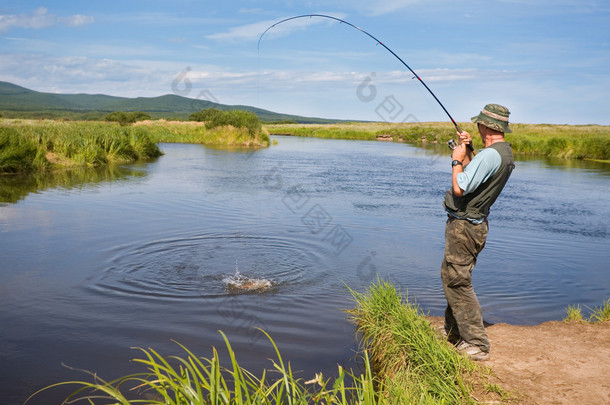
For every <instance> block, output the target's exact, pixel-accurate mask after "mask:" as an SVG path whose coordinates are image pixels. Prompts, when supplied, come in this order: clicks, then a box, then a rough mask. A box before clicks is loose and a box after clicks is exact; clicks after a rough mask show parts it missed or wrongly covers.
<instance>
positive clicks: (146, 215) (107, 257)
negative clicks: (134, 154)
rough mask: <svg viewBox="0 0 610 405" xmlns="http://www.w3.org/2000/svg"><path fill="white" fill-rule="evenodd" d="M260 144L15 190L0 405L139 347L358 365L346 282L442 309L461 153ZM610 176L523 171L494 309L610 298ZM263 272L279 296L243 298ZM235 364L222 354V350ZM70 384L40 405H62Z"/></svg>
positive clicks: (486, 284) (28, 182) (1, 287)
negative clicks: (239, 284) (448, 209)
mask: <svg viewBox="0 0 610 405" xmlns="http://www.w3.org/2000/svg"><path fill="white" fill-rule="evenodd" d="M272 139H275V140H277V141H278V142H277V145H273V146H271V147H269V148H267V149H263V150H257V151H246V150H234V151H227V150H219V149H213V148H207V147H204V146H201V145H189V144H161V145H160V148H161V150H162V151H163V152H164V153H165V154H164V156H162V157H160V158H159V159H157V160H155V161H152V162H148V163H138V164H134V165H128V166H124V167H114V168H104V169H98V170H89V171H84V172H83V171H80V172H62V173H60V174H57V173H56V174H53V175H49V176H40V175H39V176H36V177H32V176H30V177H22V178H8V177H5V178H4V179H2V182H0V189H1V192H0V196H1V197H2V198H3V199H4V201H5V202H2V203H0V257H1V258H2V259H1V262H0V274H1V282H0V308H1V312H0V363H1V364H2V367H1V370H0V397H1V398H2V403H7V404H11V403H22V402H23V401H24V400H25V398H26V397H27V396H28V395H29V394H31V393H33V392H34V391H35V390H36V389H38V388H40V387H42V386H44V385H47V384H51V383H53V382H57V381H61V380H68V379H87V378H88V376H87V375H85V374H83V373H82V372H79V371H75V370H72V369H68V368H66V367H64V366H62V363H63V364H65V365H68V366H70V367H73V368H78V369H86V370H90V371H92V372H96V373H98V375H100V376H101V377H103V378H106V379H112V378H115V377H118V376H120V375H124V374H127V373H130V372H135V371H141V370H142V369H141V368H138V366H137V365H136V364H134V363H130V362H129V360H130V359H132V358H134V357H136V356H138V352H137V351H134V350H133V349H131V348H132V347H143V348H147V347H151V348H154V349H155V350H157V351H159V352H160V353H161V354H164V355H173V354H176V355H181V354H182V352H181V349H180V348H179V347H178V346H177V345H176V344H175V343H174V342H173V341H172V339H173V340H176V341H178V342H180V343H182V344H184V345H186V346H187V347H189V348H190V349H191V350H193V351H194V352H195V353H197V354H198V355H200V356H204V357H208V356H210V355H211V353H212V351H211V350H212V346H216V347H218V348H219V349H222V348H223V347H224V344H223V342H222V338H221V336H220V335H219V333H218V330H222V331H223V332H224V333H226V334H227V336H228V337H229V339H230V341H231V343H232V345H233V347H234V350H235V351H236V353H237V359H238V361H239V362H240V364H241V365H242V366H245V367H246V368H247V369H250V370H252V371H255V372H256V371H257V370H261V369H262V368H265V367H267V368H269V367H271V363H270V361H269V360H268V359H269V358H271V357H273V352H272V347H271V345H270V344H269V342H268V341H267V340H266V338H265V337H264V336H263V335H262V334H261V333H260V332H258V331H257V330H256V329H255V328H256V327H260V328H263V329H264V330H266V331H267V332H269V333H270V334H271V336H272V337H273V338H274V340H275V342H276V344H277V345H278V347H279V349H280V351H281V352H282V354H283V355H284V357H285V360H289V361H290V362H291V363H292V367H293V369H294V370H299V374H298V376H300V377H302V378H305V379H310V378H312V377H313V375H314V373H315V372H317V371H324V373H325V375H328V376H330V375H332V373H333V372H334V371H335V370H336V366H337V364H342V365H344V366H346V367H348V368H350V367H354V364H355V362H354V355H355V352H356V351H357V348H358V345H357V342H356V339H355V336H354V326H353V325H352V324H351V323H350V322H349V320H348V318H347V314H346V313H345V312H344V310H345V309H349V308H351V307H352V306H353V303H352V301H351V298H350V293H349V291H348V287H349V288H352V289H354V290H356V291H359V292H363V291H365V289H366V288H367V286H368V285H369V284H370V283H371V282H373V281H374V280H375V279H376V278H377V277H378V276H379V277H382V278H384V279H387V280H391V281H392V282H394V283H395V284H396V285H397V286H398V287H399V288H400V289H401V290H402V292H403V294H404V295H405V296H406V295H408V297H409V299H411V300H414V301H416V302H417V304H419V305H420V307H421V309H422V310H423V311H425V312H426V313H430V314H431V315H441V314H442V313H443V310H444V305H445V302H444V296H443V292H442V288H441V283H440V276H439V269H440V263H441V260H442V256H443V249H444V236H443V233H444V224H445V220H446V214H445V213H444V212H443V209H442V206H441V202H442V199H443V196H444V193H445V190H446V189H447V188H448V187H449V183H450V172H451V168H450V159H449V150H448V149H447V151H444V150H443V151H442V153H439V152H435V151H432V150H426V149H422V148H417V147H414V146H410V145H406V144H399V143H384V142H365V141H342V140H324V139H314V138H296V137H283V136H276V137H272ZM609 197H610V165H607V164H606V165H604V164H598V163H588V162H574V161H559V162H551V161H545V160H519V161H518V162H517V165H516V169H515V171H514V172H513V175H512V177H511V178H510V180H509V182H508V184H507V186H506V188H505V190H504V192H503V194H502V195H501V196H500V198H499V199H498V201H497V202H496V204H495V205H494V206H493V208H492V212H491V215H490V218H489V223H490V231H489V237H488V241H487V245H486V247H485V249H484V250H483V252H482V253H481V255H480V257H479V261H478V263H477V266H476V268H475V270H474V275H473V281H474V286H475V290H476V292H477V295H478V297H479V300H480V302H481V305H482V308H483V312H484V318H485V320H486V321H488V322H491V323H497V322H506V323H511V324H524V325H531V324H537V323H540V322H543V321H547V320H559V319H561V318H562V317H563V316H564V310H565V308H566V307H567V306H568V305H574V304H580V305H581V306H582V307H583V309H584V310H585V313H586V312H587V309H586V307H590V308H592V307H595V306H599V305H601V304H602V302H603V300H605V299H608V298H610V272H609V271H608V270H609V265H608V263H609V262H610V229H609V225H610V219H609V216H608V213H609V212H610V198H609ZM243 278H249V279H251V280H258V281H264V282H265V283H267V282H268V283H269V284H268V285H270V286H269V287H268V288H263V289H261V290H257V291H250V292H244V291H241V290H239V289H235V288H232V287H231V285H232V283H233V282H236V280H237V281H239V280H241V279H243ZM220 352H221V355H223V353H224V351H223V350H220ZM66 392H67V391H66V389H61V388H60V389H57V390H53V391H51V392H48V393H45V394H43V395H41V396H40V397H38V398H37V399H36V400H34V401H33V402H32V403H53V402H57V401H58V399H59V398H61V397H62V395H64V394H65V393H66Z"/></svg>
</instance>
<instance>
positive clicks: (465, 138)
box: [457, 131, 472, 145]
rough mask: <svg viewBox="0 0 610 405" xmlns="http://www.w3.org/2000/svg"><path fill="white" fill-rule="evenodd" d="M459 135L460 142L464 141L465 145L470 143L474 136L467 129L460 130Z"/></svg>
mask: <svg viewBox="0 0 610 405" xmlns="http://www.w3.org/2000/svg"><path fill="white" fill-rule="evenodd" d="M457 136H458V138H460V143H463V144H465V145H469V144H471V143H472V137H471V136H470V134H469V133H468V132H466V131H462V132H458V133H457Z"/></svg>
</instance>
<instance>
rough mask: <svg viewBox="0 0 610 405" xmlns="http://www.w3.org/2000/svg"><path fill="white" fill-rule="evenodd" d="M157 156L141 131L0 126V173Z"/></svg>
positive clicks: (75, 125)
mask: <svg viewBox="0 0 610 405" xmlns="http://www.w3.org/2000/svg"><path fill="white" fill-rule="evenodd" d="M159 155H161V151H160V150H159V148H158V147H157V145H156V144H155V142H154V141H153V140H152V139H151V137H150V136H149V134H148V132H147V131H146V130H145V129H141V128H136V127H121V126H119V125H117V124H111V123H102V122H61V121H33V120H25V121H20V120H14V121H3V122H2V123H1V124H0V172H3V173H7V172H9V173H14V172H22V171H27V170H31V169H46V168H49V167H52V166H73V167H79V166H80V167H83V166H90V167H96V166H101V165H103V164H106V163H111V162H131V161H134V160H138V159H149V158H153V157H157V156H159Z"/></svg>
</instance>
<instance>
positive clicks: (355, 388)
mask: <svg viewBox="0 0 610 405" xmlns="http://www.w3.org/2000/svg"><path fill="white" fill-rule="evenodd" d="M220 333H221V334H222V337H223V339H224V341H225V344H226V347H227V350H228V353H229V358H230V365H229V367H226V368H225V367H223V366H222V365H221V359H220V357H219V355H218V351H217V350H216V349H215V348H214V350H213V355H212V357H211V358H209V359H207V358H199V357H197V356H195V355H194V354H193V353H192V352H191V351H190V350H189V349H187V348H186V347H184V346H183V345H180V344H178V345H179V346H180V347H181V348H182V350H183V351H184V353H185V356H182V357H181V356H169V357H164V356H162V355H160V354H159V353H158V352H156V351H155V350H153V349H138V350H139V351H140V353H141V354H142V357H140V358H136V359H134V360H133V361H134V362H136V363H138V364H140V365H142V366H143V367H144V368H145V369H146V371H145V372H142V373H138V374H132V375H128V376H125V377H121V378H118V379H116V380H113V381H105V380H103V379H102V378H100V377H99V376H97V375H96V374H94V373H91V372H87V371H84V373H86V374H88V375H89V376H90V381H65V382H60V383H57V384H53V385H50V386H48V387H45V388H43V389H41V390H39V391H37V392H36V393H34V394H33V395H32V396H30V398H28V400H27V401H26V403H27V402H29V401H30V400H31V399H32V398H34V397H35V396H37V395H39V394H40V393H41V392H43V391H47V390H50V389H53V388H57V387H60V386H74V387H75V391H73V392H72V393H71V394H69V395H68V397H67V398H66V399H65V401H64V402H63V403H74V402H79V401H83V402H85V401H87V402H88V403H90V404H95V403H116V404H122V405H128V404H137V403H146V404H176V405H177V404H206V405H208V404H209V405H219V404H234V405H242V404H252V405H253V404H260V405H279V404H291V405H292V404H294V405H296V404H302V405H305V404H320V405H321V404H338V405H340V404H344V405H347V404H362V405H366V404H371V405H373V404H380V403H382V402H381V401H378V399H377V396H376V394H375V389H374V386H373V382H372V381H373V377H372V372H371V368H370V363H369V362H368V360H367V358H366V356H365V358H364V362H365V369H364V373H363V374H360V375H358V376H356V375H354V374H352V373H348V372H347V371H346V370H344V369H343V368H342V367H340V366H339V368H338V376H337V377H336V378H335V379H326V380H325V379H324V377H323V376H322V374H317V375H316V376H315V378H313V379H312V380H309V381H304V380H303V379H300V378H296V377H295V375H294V373H293V370H292V368H291V365H290V363H285V362H284V360H283V358H282V356H281V354H280V351H279V349H278V348H277V346H276V344H275V343H274V341H273V340H272V339H271V337H270V336H269V335H268V334H266V333H265V332H263V333H265V335H266V336H267V337H268V338H269V341H270V342H271V344H272V345H273V347H274V349H275V353H276V358H275V359H274V360H272V368H271V370H269V371H264V372H263V373H262V376H261V377H257V376H255V375H254V374H252V373H250V372H248V371H247V370H245V369H243V368H242V367H241V366H239V363H238V362H237V358H236V354H235V352H234V351H233V348H232V347H231V344H230V343H229V340H228V339H227V337H226V336H225V335H224V334H223V333H222V332H220ZM81 371H82V370H81ZM383 403H386V402H383Z"/></svg>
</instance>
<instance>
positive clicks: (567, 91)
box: [0, 0, 610, 125]
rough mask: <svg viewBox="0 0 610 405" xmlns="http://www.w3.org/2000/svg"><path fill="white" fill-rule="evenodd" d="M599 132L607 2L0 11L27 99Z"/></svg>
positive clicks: (3, 49)
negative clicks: (503, 118)
mask: <svg viewBox="0 0 610 405" xmlns="http://www.w3.org/2000/svg"><path fill="white" fill-rule="evenodd" d="M312 13H321V14H329V15H332V16H335V17H338V18H342V19H344V20H346V21H349V22H350V23H352V24H354V25H357V26H359V27H361V28H362V29H364V30H366V31H368V32H370V33H371V34H372V35H374V36H375V37H377V38H378V39H379V40H380V41H382V42H383V43H384V44H385V45H387V46H388V47H389V48H391V49H392V50H393V51H394V52H395V53H396V54H398V55H399V56H400V57H401V58H402V59H403V60H404V61H405V62H406V63H407V64H409V66H410V67H411V68H412V69H414V70H415V72H416V73H417V74H418V75H419V76H420V77H421V78H422V79H423V80H424V81H425V82H426V83H427V84H428V86H429V87H430V88H431V89H432V90H433V91H434V93H436V95H437V97H438V98H439V99H440V100H441V101H442V102H443V104H444V105H445V107H446V108H447V110H449V112H450V113H451V115H452V116H453V117H454V118H455V119H456V120H457V121H468V120H469V118H470V117H471V116H473V115H476V114H477V113H478V111H479V110H480V109H481V108H482V107H483V106H484V105H485V104H487V103H499V104H503V105H506V106H507V107H508V108H509V109H510V110H511V112H512V115H511V121H513V122H523V123H553V124H563V123H567V124H604V125H608V124H610V68H609V66H610V28H609V27H610V2H608V1H597V0H578V1H577V0H552V1H551V0H538V1H536V0H503V1H479V0H464V1H460V2H456V1H449V0H384V1H381V0H366V1H365V0H337V1H334V2H322V1H316V0H312V1H300V2H297V1H275V0H268V1H265V2H262V1H257V2H255V1H249V0H241V1H232V0H225V1H190V0H174V1H155V0H148V1H122V2H117V1H96V2H84V1H63V0H54V1H52V2H51V1H47V2H39V1H29V0H26V1H24V0H19V1H16V0H3V1H2V3H1V4H0V80H2V81H9V82H12V83H16V84H19V85H21V86H24V87H28V88H31V89H34V90H38V91H45V92H58V93H90V94H95V93H103V94H110V95H117V96H127V97H140V96H141V97H151V96H158V95H162V94H172V93H174V94H180V95H184V96H187V97H191V98H202V99H208V100H213V101H218V102H220V103H223V104H230V105H236V104H245V105H252V106H256V107H261V108H265V109H269V110H272V111H277V112H283V113H289V114H298V115H304V116H315V117H325V118H341V119H363V120H378V121H382V120H384V121H394V122H400V121H444V120H447V116H446V115H445V114H444V112H443V111H442V109H441V108H440V106H439V105H438V104H436V102H435V101H434V99H433V98H432V97H431V96H430V94H429V93H427V91H426V90H425V89H424V88H423V86H421V84H420V83H418V81H417V80H414V79H413V75H412V74H410V73H409V72H407V70H406V69H405V68H404V66H403V65H402V64H401V63H400V62H399V61H398V60H397V59H396V58H394V57H393V56H392V55H391V54H390V53H389V52H387V51H386V50H385V49H384V48H383V47H382V46H380V45H378V44H376V43H375V41H373V40H372V39H370V38H369V37H367V36H366V35H364V34H362V33H361V32H359V31H357V30H355V29H352V28H350V27H349V26H347V25H345V24H340V23H338V22H335V21H332V20H328V19H323V18H304V19H298V20H293V21H290V22H286V23H283V24H281V25H279V26H277V27H275V28H273V29H272V30H270V31H269V32H268V33H267V34H266V35H265V36H264V37H263V39H262V42H261V46H260V48H259V49H257V42H258V40H259V37H260V35H261V34H262V32H263V31H264V30H265V29H266V28H267V27H268V26H269V25H271V24H273V23H275V22H277V21H279V20H281V19H284V18H287V17H291V16H296V15H301V14H312Z"/></svg>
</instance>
